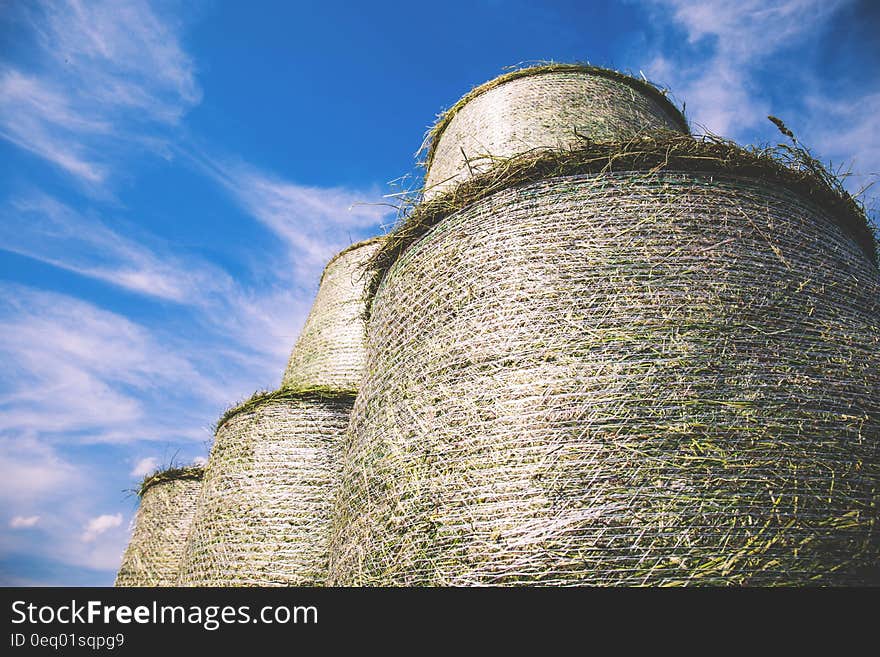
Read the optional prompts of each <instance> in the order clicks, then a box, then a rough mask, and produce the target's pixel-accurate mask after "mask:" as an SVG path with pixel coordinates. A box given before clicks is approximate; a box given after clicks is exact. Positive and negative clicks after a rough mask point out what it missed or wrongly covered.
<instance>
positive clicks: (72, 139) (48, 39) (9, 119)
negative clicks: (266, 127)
mask: <svg viewBox="0 0 880 657" xmlns="http://www.w3.org/2000/svg"><path fill="white" fill-rule="evenodd" d="M16 10H17V12H18V20H19V23H20V25H21V26H22V27H23V29H27V30H30V31H31V32H32V33H33V34H34V35H36V37H37V38H36V39H35V43H36V44H37V45H38V46H39V48H38V51H37V56H36V57H34V58H33V59H32V61H30V62H29V63H28V66H24V65H23V64H21V63H14V62H8V61H7V62H5V63H4V64H2V65H0V136H2V137H3V138H5V139H7V140H8V141H10V142H12V143H14V144H16V145H17V146H19V147H21V148H24V149H26V150H28V151H30V152H32V153H34V154H36V155H38V156H40V157H42V158H44V159H46V160H48V161H49V162H51V163H53V164H55V165H56V166H58V167H60V168H61V169H62V170H64V171H66V172H67V173H69V174H71V175H72V176H74V177H75V178H77V179H78V180H81V181H83V182H85V183H88V184H91V185H100V184H101V183H103V182H104V181H105V180H106V179H107V178H108V176H109V172H110V170H111V168H110V162H111V161H112V154H114V153H118V152H119V149H120V144H127V145H128V146H136V147H138V148H155V147H156V145H157V144H161V143H162V140H163V139H164V137H163V134H164V133H163V130H165V129H167V128H169V127H173V126H175V125H177V124H178V123H179V121H180V119H181V117H182V116H183V115H184V114H185V113H186V112H187V111H188V110H189V109H190V108H192V107H193V106H194V105H196V104H197V103H198V102H199V101H200V100H201V91H200V89H199V86H198V83H197V82H196V78H195V69H194V65H193V62H192V60H191V59H190V57H189V56H188V55H187V53H186V52H185V51H184V49H183V48H182V47H181V45H180V34H179V26H177V25H175V24H174V23H173V22H172V21H171V20H170V19H169V18H168V17H163V16H160V15H159V14H158V13H157V12H155V11H154V10H153V8H152V7H151V6H150V5H149V4H148V3H147V2H145V1H142V0H115V1H112V2H111V1H102V0H98V1H92V2H87V3H86V2H80V1H79V0H59V1H56V2H40V3H37V4H36V5H34V6H27V5H22V6H20V7H17V8H16Z"/></svg>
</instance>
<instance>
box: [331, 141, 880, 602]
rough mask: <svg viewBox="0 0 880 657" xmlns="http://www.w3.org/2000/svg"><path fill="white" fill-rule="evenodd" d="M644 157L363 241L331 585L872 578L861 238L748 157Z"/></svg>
mask: <svg viewBox="0 0 880 657" xmlns="http://www.w3.org/2000/svg"><path fill="white" fill-rule="evenodd" d="M680 139H683V140H687V141H688V142H692V141H693V140H690V139H689V138H680ZM680 143H683V142H680ZM620 148H621V150H623V147H622V146H620ZM646 148H647V150H649V151H651V154H652V157H653V160H652V162H653V163H654V164H656V166H654V164H651V163H650V162H649V163H648V164H645V166H644V169H646V170H631V171H627V170H618V167H615V166H613V162H614V161H615V159H614V157H612V156H613V152H612V153H611V154H610V155H609V153H604V154H603V157H606V156H607V157H606V160H607V161H606V162H605V164H604V165H602V166H599V165H597V164H596V163H595V162H592V161H591V160H590V154H588V153H587V154H582V155H579V156H578V157H573V164H571V163H569V164H571V166H569V167H568V171H571V170H575V171H576V170H577V169H578V168H580V169H581V170H582V171H583V172H582V173H580V174H577V173H572V174H571V175H562V176H557V177H552V178H550V179H544V180H531V181H529V180H526V181H525V182H520V183H519V184H514V182H515V181H514V182H510V183H509V184H510V185H511V187H510V188H507V189H496V190H494V191H492V192H491V193H489V194H488V195H485V194H484V195H483V196H482V197H479V194H475V197H478V200H476V201H474V202H472V203H469V204H465V203H464V202H463V201H462V206H461V207H462V209H460V210H459V211H457V212H453V213H451V214H448V213H446V214H444V213H443V212H439V215H438V216H437V217H434V219H433V221H432V222H426V225H425V226H424V227H423V230H422V234H421V235H419V236H413V235H410V236H409V238H408V240H409V242H408V243H407V244H406V245H404V246H398V247H396V248H397V250H393V249H392V250H391V251H389V252H390V253H391V254H392V257H391V258H390V261H389V260H388V259H386V261H384V262H385V265H384V267H380V268H379V274H380V275H381V276H382V279H381V284H380V285H379V286H378V290H377V291H376V293H375V298H374V300H373V302H372V310H371V312H372V315H371V319H370V321H369V323H368V335H367V364H366V374H365V378H364V380H363V385H362V387H361V391H360V395H359V397H358V400H357V402H356V404H355V408H354V411H353V415H352V423H351V429H350V432H351V435H350V437H349V438H348V443H347V446H346V452H345V455H344V470H343V482H342V484H341V489H340V494H339V509H338V512H337V517H336V520H335V523H334V535H333V539H332V547H331V567H330V568H331V573H330V579H331V582H333V583H335V584H343V585H476V584H547V585H574V584H596V585H604V584H623V585H640V584H651V585H674V584H700V583H702V584H753V585H759V584H808V583H816V584H847V583H864V582H865V581H874V582H875V583H876V581H877V580H876V579H874V580H871V578H872V577H873V578H876V576H877V564H878V562H880V537H878V528H877V516H878V507H877V504H878V487H880V459H878V444H880V327H878V310H880V308H878V298H880V294H878V292H880V277H878V271H877V268H876V265H875V264H874V261H873V260H872V250H873V244H868V243H867V242H866V241H865V239H864V234H862V233H860V234H856V232H854V230H852V229H851V227H849V225H850V224H849V223H848V220H846V217H843V216H842V214H841V213H837V214H835V212H836V211H832V205H833V204H831V203H830V202H825V201H823V202H822V203H820V202H819V201H818V200H816V199H820V198H825V197H822V195H821V194H819V193H818V192H817V195H816V196H815V198H812V197H810V196H809V195H807V194H805V193H800V192H799V191H797V190H798V189H799V188H797V185H795V184H794V182H792V183H791V184H786V185H783V184H780V183H776V182H774V179H773V176H772V175H771V173H772V171H771V169H772V170H773V171H775V169H773V167H771V166H770V165H769V164H768V165H767V166H768V167H769V169H768V171H767V172H764V173H762V174H761V175H760V176H759V175H741V174H742V173H743V172H751V171H753V169H754V168H755V167H759V165H760V166H763V165H761V163H760V162H757V158H756V162H751V161H748V158H745V155H744V154H741V153H739V152H737V151H736V150H735V149H733V150H732V151H730V152H727V151H724V149H720V150H719V149H716V151H718V152H715V151H712V148H715V147H714V146H712V147H711V148H710V147H709V146H707V147H706V149H705V150H706V151H707V153H708V152H709V151H712V154H713V155H712V158H710V157H708V155H707V154H706V153H701V152H700V149H699V148H697V149H696V150H695V151H694V152H693V153H692V154H691V155H692V156H693V157H692V159H688V158H687V157H682V158H678V159H676V157H675V155H674V148H672V147H667V146H666V145H657V144H655V145H654V146H650V145H649V146H648V147H646ZM683 148H684V147H683ZM687 148H691V146H687ZM694 148H695V147H694ZM701 148H702V147H701ZM726 148H728V149H730V148H732V147H726ZM652 149H653V150H652ZM611 151H613V149H611ZM670 151H673V154H672V155H670ZM725 153H726V154H725ZM564 157H565V156H563V155H552V156H551V155H548V156H547V158H549V160H553V159H554V158H557V160H556V163H555V164H553V162H551V164H553V166H555V170H557V171H565V170H566V168H565V166H561V165H559V158H562V159H563V160H564ZM737 157H742V158H743V162H742V163H739V164H738V163H736V162H733V163H731V162H732V160H734V159H735V158H737ZM713 158H717V159H718V161H717V162H716V164H717V166H716V167H715V168H716V169H718V170H719V171H720V172H719V171H712V170H711V169H712V162H714V159H713ZM725 158H726V159H725ZM648 159H650V158H648ZM664 162H666V169H665V170H658V169H661V168H662V167H663V163H664ZM563 163H564V162H563ZM643 164H644V163H643ZM649 165H650V166H649ZM523 166H524V170H526V173H525V174H523V176H526V177H527V176H528V175H530V174H529V172H530V171H531V172H534V171H539V172H540V171H541V167H540V166H538V165H537V164H535V163H529V164H528V165H523ZM541 166H547V167H548V170H550V169H553V167H550V165H547V164H546V162H545V163H544V165H541ZM629 166H633V167H635V168H641V166H640V160H639V158H638V157H635V158H633V157H630V158H629V159H628V160H626V161H625V162H624V163H623V164H620V167H624V169H625V168H626V167H629ZM529 167H531V168H529ZM703 167H705V168H703ZM603 168H604V170H605V171H606V172H602V171H597V169H603ZM676 168H678V169H679V170H676ZM701 168H702V170H700V169H701ZM647 169H654V170H653V171H647ZM707 170H708V172H707ZM737 171H739V172H740V174H739V175H738V174H737ZM499 175H501V174H499ZM779 175H780V176H781V178H780V179H783V178H785V176H784V175H782V174H779ZM792 178H794V177H793V176H792ZM498 180H501V181H502V182H504V179H503V178H496V179H495V181H494V182H495V183H498ZM475 183H476V181H475ZM491 183H492V181H488V182H485V183H482V182H481V183H479V185H484V187H487V188H490V189H491V188H492V184H491ZM479 185H475V186H474V188H473V189H472V190H471V192H473V191H474V190H475V189H477V190H478V188H479ZM826 196H829V195H827V194H826ZM829 198H830V196H829ZM826 200H827V199H826ZM413 221H416V218H413ZM856 223H857V221H856ZM428 224H432V225H428ZM376 262H379V263H382V262H383V260H382V258H378V260H377V261H376Z"/></svg>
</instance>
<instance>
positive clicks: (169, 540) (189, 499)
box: [116, 467, 203, 586]
mask: <svg viewBox="0 0 880 657" xmlns="http://www.w3.org/2000/svg"><path fill="white" fill-rule="evenodd" d="M202 475H203V470H202V468H198V467H186V468H171V469H168V470H164V471H161V472H157V473H155V474H153V475H150V476H149V477H147V478H146V479H144V481H143V483H142V484H141V487H140V489H139V491H138V497H140V508H139V509H138V512H137V515H136V516H135V521H134V532H133V533H132V536H131V540H130V541H129V543H128V547H127V548H126V550H125V554H124V555H123V556H122V565H121V566H120V567H119V573H118V574H117V575H116V586H174V585H175V582H176V579H177V571H178V568H179V566H180V558H181V556H182V554H183V546H184V544H185V542H186V537H187V534H188V533H189V528H190V524H191V523H192V519H193V515H194V514H195V509H196V500H197V499H198V496H199V490H200V489H201V487H202Z"/></svg>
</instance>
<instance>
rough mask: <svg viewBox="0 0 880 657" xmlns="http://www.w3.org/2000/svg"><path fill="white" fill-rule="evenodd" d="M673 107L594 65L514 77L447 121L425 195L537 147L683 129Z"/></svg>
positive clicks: (432, 160)
mask: <svg viewBox="0 0 880 657" xmlns="http://www.w3.org/2000/svg"><path fill="white" fill-rule="evenodd" d="M536 70H541V69H536ZM670 109H671V107H670V106H669V103H668V101H665V100H663V99H662V97H659V98H658V97H656V96H653V95H648V94H645V93H641V92H639V91H638V90H637V89H635V88H633V87H632V86H629V85H627V84H625V83H624V82H622V81H621V80H618V79H613V78H609V77H606V76H605V75H601V74H597V73H595V72H590V71H589V70H580V71H578V70H563V71H551V72H544V73H540V74H533V75H528V76H524V77H517V78H515V79H512V80H510V81H507V82H504V83H503V84H500V85H499V86H495V87H492V88H490V89H489V90H487V91H485V92H483V93H480V94H479V95H477V96H476V97H474V98H472V99H470V100H469V101H468V102H467V103H465V104H464V105H463V106H462V107H461V108H460V109H457V110H456V111H455V113H454V115H453V116H452V118H451V119H449V120H448V123H447V124H446V125H445V127H444V128H443V130H442V132H441V133H440V134H439V136H438V137H437V138H436V141H435V144H434V146H433V148H432V150H431V153H430V163H429V165H428V172H427V177H426V197H433V196H436V195H438V194H440V193H442V192H444V191H447V190H448V189H450V188H451V187H452V186H454V185H456V184H458V183H460V182H461V181H462V180H464V179H467V178H469V177H471V176H472V175H473V174H475V173H479V172H481V171H485V170H487V169H488V168H490V167H491V166H492V164H493V163H494V162H495V161H497V160H498V159H503V158H506V157H510V156H512V155H515V154H517V153H522V152H525V151H529V150H533V149H535V148H566V147H568V146H569V145H571V144H573V143H577V142H579V141H580V140H581V139H582V138H583V137H589V138H591V139H593V140H596V141H610V140H617V139H626V138H629V137H632V136H634V135H636V134H639V133H643V132H652V131H656V130H674V131H682V130H683V129H684V128H683V127H682V125H681V122H682V120H681V118H680V115H678V114H677V113H672V112H671V111H670Z"/></svg>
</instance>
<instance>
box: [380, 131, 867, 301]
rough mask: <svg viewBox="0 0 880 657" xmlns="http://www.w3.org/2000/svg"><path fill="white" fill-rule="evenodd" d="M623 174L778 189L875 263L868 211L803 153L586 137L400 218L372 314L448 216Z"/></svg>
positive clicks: (511, 163)
mask: <svg viewBox="0 0 880 657" xmlns="http://www.w3.org/2000/svg"><path fill="white" fill-rule="evenodd" d="M626 171H636V172H642V173H644V172H647V173H656V172H660V171H677V172H693V173H705V174H729V175H736V176H740V177H746V178H752V179H756V180H758V181H760V182H762V183H765V184H771V185H778V186H781V187H783V188H785V189H788V190H790V191H792V192H794V193H796V194H798V195H799V196H801V197H803V198H806V199H809V200H810V201H812V202H813V203H815V204H816V205H817V206H819V207H820V208H821V209H823V210H824V211H826V212H828V213H829V215H830V216H831V217H832V219H833V220H834V221H836V222H837V223H838V224H839V225H840V226H841V227H842V228H844V229H845V230H847V231H848V232H849V233H850V234H851V235H853V237H854V238H855V240H856V242H857V243H858V244H859V245H860V246H861V247H862V249H863V250H864V251H865V253H866V254H867V256H868V257H869V258H870V259H871V261H872V262H873V263H874V264H875V265H876V264H877V243H876V242H877V238H876V237H875V235H874V232H873V229H872V225H871V222H870V221H869V219H868V216H867V214H866V213H865V209H864V207H863V206H862V204H861V203H859V202H858V201H857V200H856V199H854V198H853V197H852V195H850V194H849V193H848V192H847V191H846V190H845V189H844V188H843V185H842V184H841V182H840V180H839V179H838V178H837V177H836V176H834V174H832V173H831V172H829V171H828V170H827V169H826V168H825V167H824V166H822V164H821V163H819V162H818V161H816V160H815V159H813V158H812V157H811V156H810V155H809V153H808V152H807V151H805V150H803V149H801V148H799V147H791V146H787V145H785V144H780V145H778V146H774V147H770V146H766V147H749V148H744V147H742V146H739V145H737V144H736V143H734V142H732V141H729V140H726V139H722V138H720V137H716V136H714V135H707V136H702V137H694V136H691V135H682V134H680V133H677V132H663V133H657V134H652V135H641V136H639V137H636V138H634V139H631V140H629V141H616V142H594V141H591V140H589V139H583V140H582V143H581V144H579V145H578V146H576V147H573V148H572V149H571V150H556V149H536V150H533V151H529V152H526V153H522V154H520V155H516V156H513V157H511V158H508V159H507V160H504V161H502V162H499V163H498V164H497V165H496V166H495V167H493V168H492V169H491V170H489V171H487V172H485V173H482V174H479V175H477V176H474V177H473V178H471V179H469V180H467V181H465V182H463V183H462V184H461V185H458V186H456V187H454V188H452V189H451V190H449V191H447V192H446V193H444V194H442V195H439V196H437V197H433V198H431V199H430V200H428V201H425V202H423V203H421V204H418V205H412V206H411V207H412V210H411V211H409V212H408V213H406V214H404V215H403V216H402V217H401V219H400V220H399V221H398V225H397V227H396V228H395V229H394V230H393V231H392V232H391V233H389V234H388V235H387V237H386V238H385V242H384V243H383V244H382V246H381V247H380V248H379V250H378V251H377V252H376V253H375V255H374V256H373V257H372V258H371V259H370V261H369V262H368V263H367V265H366V267H367V270H368V271H370V272H371V273H372V278H371V280H370V281H369V285H368V287H367V291H366V313H367V315H369V313H370V309H371V305H372V300H373V297H374V296H375V294H376V290H377V289H378V288H379V285H380V284H381V282H382V279H383V277H384V275H385V273H386V272H387V271H388V269H389V268H390V267H391V266H392V265H393V264H394V262H395V261H396V260H397V258H398V257H400V255H401V254H402V253H403V252H404V251H405V250H406V249H407V248H408V247H409V246H410V245H411V244H412V243H413V242H415V241H416V240H418V239H419V238H420V237H421V236H422V235H424V234H425V233H426V232H427V231H428V230H429V229H430V228H431V227H432V226H434V225H436V224H437V223H439V222H440V221H441V220H443V219H444V218H445V217H448V216H449V215H451V214H453V213H454V212H456V211H458V210H461V209H463V208H465V207H467V206H469V205H471V204H472V203H475V202H477V201H479V200H481V199H483V198H486V197H487V196H490V195H491V194H494V193H495V192H499V191H502V190H504V189H509V188H512V187H516V186H519V185H525V184H528V183H530V182H535V181H538V180H544V179H548V178H557V177H562V176H573V175H578V174H589V173H596V174H599V173H610V172H626Z"/></svg>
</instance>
